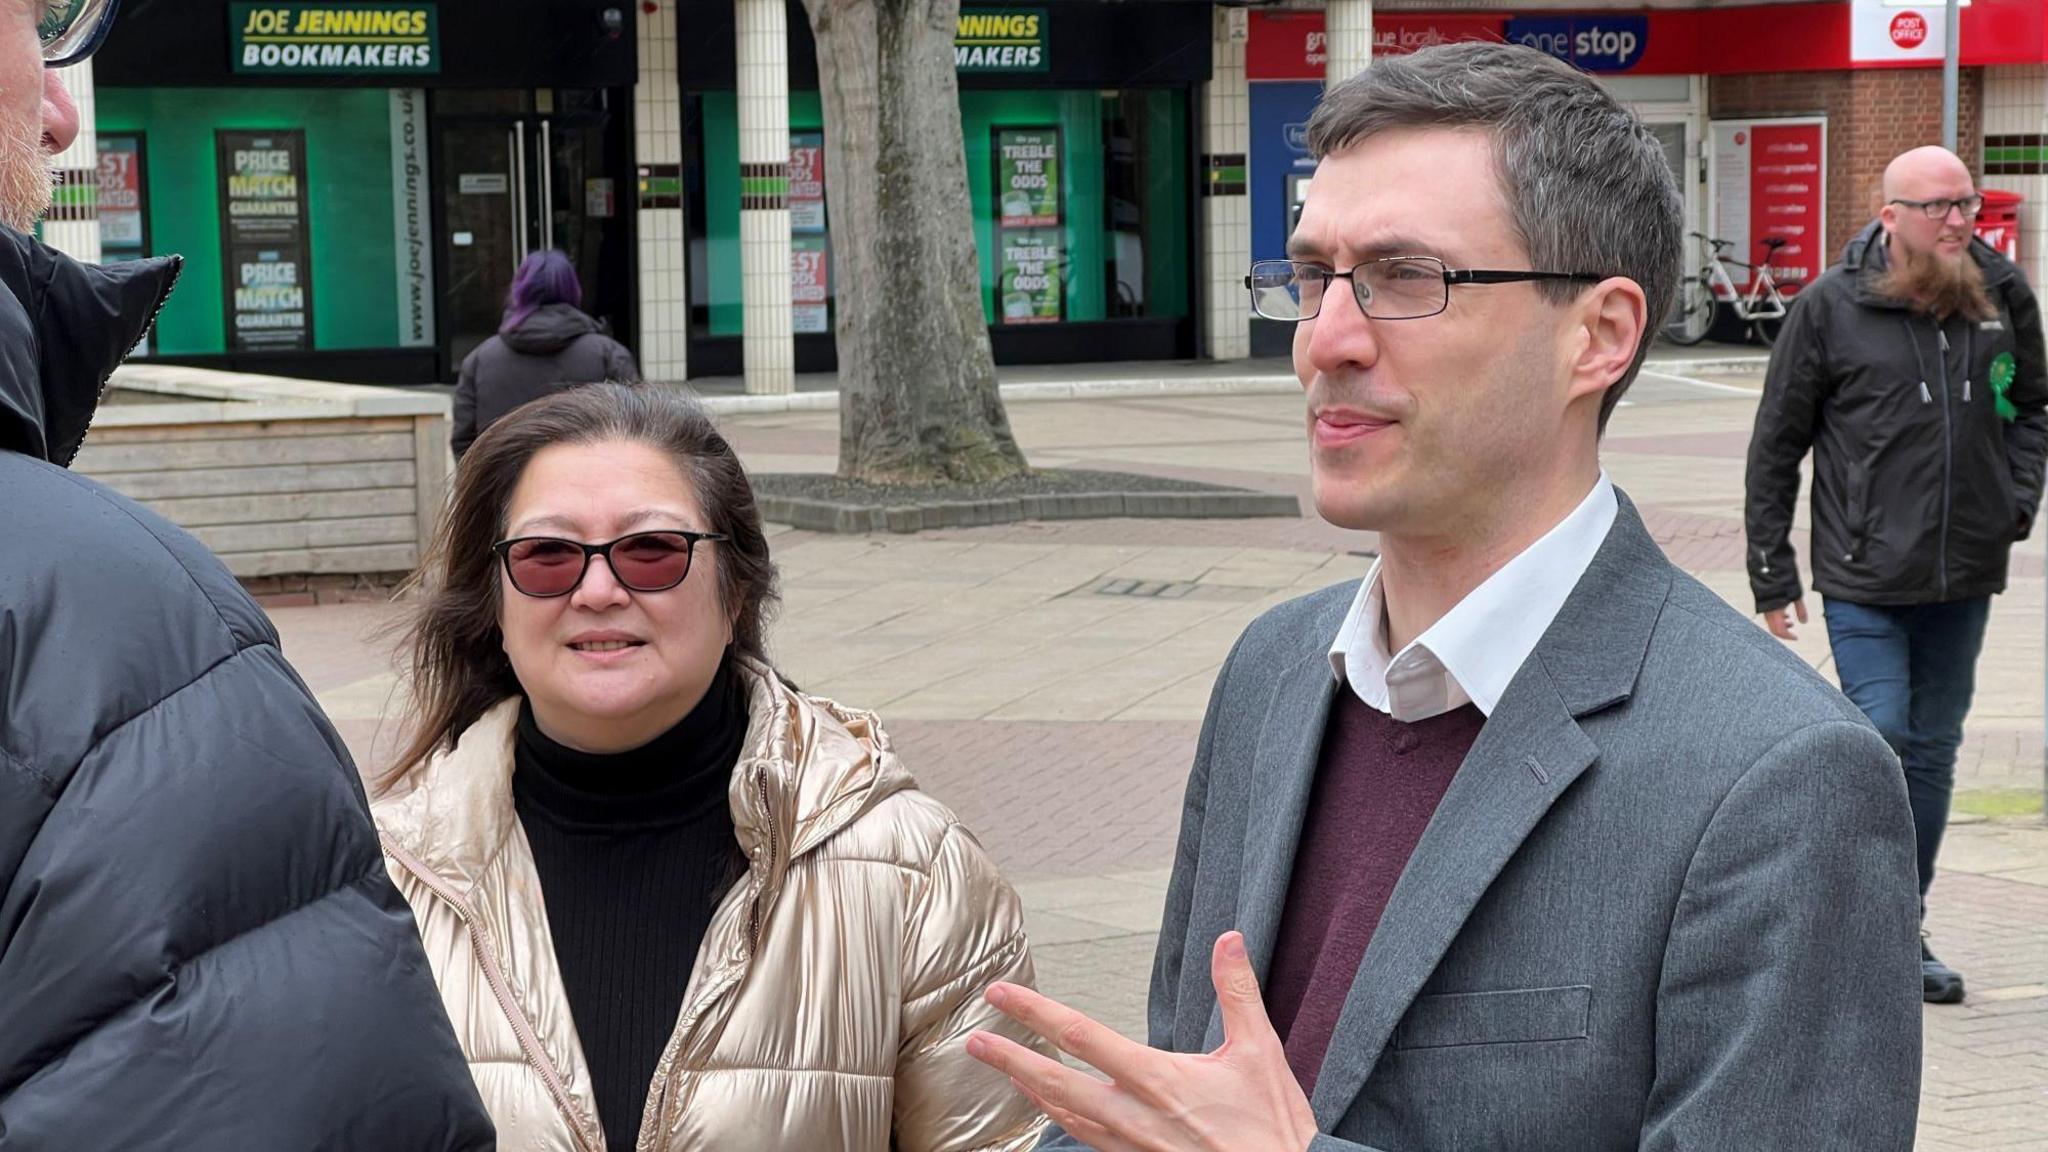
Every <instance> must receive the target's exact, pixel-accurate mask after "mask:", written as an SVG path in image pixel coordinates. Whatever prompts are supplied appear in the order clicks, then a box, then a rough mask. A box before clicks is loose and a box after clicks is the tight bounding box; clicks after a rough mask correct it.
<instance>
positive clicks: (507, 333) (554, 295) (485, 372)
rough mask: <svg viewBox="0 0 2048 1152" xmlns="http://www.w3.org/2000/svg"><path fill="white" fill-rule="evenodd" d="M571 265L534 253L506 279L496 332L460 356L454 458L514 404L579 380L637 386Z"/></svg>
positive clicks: (628, 356) (636, 374)
mask: <svg viewBox="0 0 2048 1152" xmlns="http://www.w3.org/2000/svg"><path fill="white" fill-rule="evenodd" d="M582 305H583V286H582V284H581V283H580V282H579V281H578V280H577V279H576V266H575V265H574V264H571V263H569V258H568V257H567V256H565V255H563V254H562V253H560V252H557V251H554V250H552V249H550V250H548V251H545V252H535V253H534V254H533V255H531V256H528V257H527V258H526V261H525V262H524V263H522V264H520V266H519V272H518V274H517V275H516V276H515V277H513V280H512V299H511V302H510V303H509V304H508V305H507V306H506V308H505V320H504V323H502V324H500V325H499V326H498V334H497V335H496V336H493V337H491V338H490V339H489V340H486V341H484V342H483V343H482V344H479V345H477V347H476V350H475V351H473V352H471V353H470V354H469V355H467V356H465V357H463V359H462V372H461V375H460V376H458V377H457V379H456V384H455V426H454V428H453V429H451V430H450V435H449V446H450V447H451V448H453V449H455V455H456V457H457V458H458V459H459V458H460V457H461V456H462V454H463V453H464V452H467V451H469V446H470V444H471V443H472V442H473V441H475V439H476V438H477V437H478V436H479V435H481V434H482V432H483V430H484V429H486V428H489V427H490V426H491V425H492V424H494V423H496V422H497V420H498V418H499V417H501V416H503V415H504V414H505V413H507V412H510V411H511V410H513V409H514V408H517V407H519V406H520V405H521V404H525V403H527V402H528V401H531V400H538V399H540V398H541V397H543V396H552V395H554V394H555V393H557V392H560V391H561V390H562V389H564V388H573V387H575V386H576V385H578V384H596V383H599V382H601V381H611V382H614V383H619V384H638V383H639V382H640V369H639V367H638V366H637V365H635V364H634V363H633V354H632V353H631V352H628V351H626V349H625V348H624V347H623V346H622V345H620V343H619V342H618V341H616V340H614V339H612V338H611V337H610V336H608V335H606V334H605V331H604V328H603V327H602V326H601V325H599V324H598V322H597V321H596V320H593V319H591V318H590V316H589V315H588V314H587V313H585V312H584V311H583V307H582Z"/></svg>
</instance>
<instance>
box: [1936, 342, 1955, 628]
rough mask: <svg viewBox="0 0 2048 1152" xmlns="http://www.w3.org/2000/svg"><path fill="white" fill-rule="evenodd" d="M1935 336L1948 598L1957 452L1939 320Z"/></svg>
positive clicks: (1943, 580) (1944, 576) (1945, 593)
mask: <svg viewBox="0 0 2048 1152" xmlns="http://www.w3.org/2000/svg"><path fill="white" fill-rule="evenodd" d="M1934 336H1935V339H1936V340H1937V341H1938V342H1939V343H1940V345H1941V355H1940V356H1939V357H1938V359H1940V361H1941V549H1940V553H1939V563H1940V565H1941V569H1940V576H1941V598H1942V599H1943V600H1946V599H1948V510H1949V505H1950V503H1952V502H1953V501H1954V499H1955V493H1954V490H1953V489H1954V486H1955V464H1956V461H1955V455H1956V437H1955V427H1954V422H1953V420H1952V419H1951V417H1950V415H1949V397H1948V332H1947V330H1946V329H1945V328H1943V326H1942V325H1941V323H1940V322H1938V321H1937V322H1936V323H1935V325H1934Z"/></svg>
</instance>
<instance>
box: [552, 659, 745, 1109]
mask: <svg viewBox="0 0 2048 1152" xmlns="http://www.w3.org/2000/svg"><path fill="white" fill-rule="evenodd" d="M746 734H747V711H746V700H745V695H744V692H743V689H742V686H741V685H740V683H739V677H738V676H737V674H736V673H735V672H734V670H733V667H732V658H731V656H730V655H728V656H727V658H726V660H725V662H724V663H723V664H722V665H720V666H719V669H718V674H717V676H716V677H714V678H713V680H712V682H711V687H710V689H709V690H708V691H706V692H705V694H704V699H703V701H702V702H700V703H699V704H698V705H697V707H696V708H694V709H693V710H691V712H690V714H689V715H687V716H685V717H683V719H682V720H681V721H680V722H679V723H677V724H676V726H675V727H673V728H671V729H669V730H668V731H667V732H664V733H663V734H661V735H660V736H657V737H655V738H654V740H653V741H651V742H650V743H648V744H645V745H643V746H641V747H639V748H635V749H633V750H632V751H630V752H620V753H616V754H612V755H596V754H592V753H588V752H578V751H576V750H575V749H573V748H568V747H565V746H563V745H561V744H558V743H556V742H555V741H553V740H550V739H548V738H547V736H545V735H543V734H542V733H541V730H540V727H539V726H538V725H537V724H536V723H535V722H534V718H533V708H532V706H531V705H525V706H522V707H521V709H520V712H519V740H518V743H517V745H516V747H515V750H514V761H515V765H516V767H515V769H514V771H513V774H512V798H513V804H514V806H515V807H516V808H517V809H518V812H519V823H520V824H521V826H522V827H524V828H525V830H526V838H527V841H528V842H529V843H531V844H532V845H533V860H534V864H535V866H536V867H537V868H538V869H539V871H540V886H541V895H542V897H543V899H544V900H545V901H546V904H547V910H548V927H549V930H550V931H551V933H552V934H553V936H554V940H555V959H556V961H557V962H558V963H559V965H560V966H561V969H562V984H563V986H564V988H565V989H566V990H567V992H568V997H569V1011H570V1014H571V1016H572V1017H573V1018H574V1019H575V1021H576V1033H577V1036H578V1037H579V1038H580V1039H581V1040H582V1043H583V1055H584V1058H585V1059H587V1060H588V1061H589V1062H590V1077H591V1086H592V1088H593V1090H594V1091H595V1092H596V1095H597V1111H598V1118H599V1120H600V1122H601V1123H602V1124H603V1126H604V1135H605V1143H606V1145H607V1146H609V1147H612V1148H631V1147H633V1145H634V1142H635V1141H636V1140H638V1139H639V1134H640V1115H641V1110H642V1109H643V1108H644V1107H645V1105H646V1103H647V1089H648V1087H649V1082H650V1081H651V1080H652V1079H653V1076H654V1067H655V1065H656V1064H658V1063H659V1062H660V1060H661V1053H662V1050H663V1049H664V1048H665V1047H667V1045H668V1040H669V1036H670V1034H671V1033H672V1032H674V1030H675V1026H676V1016H677V1014H678V1013H679V1012H681V1010H682V1002H683V992H684V990H685V989H686V988H687V987H688V985H689V983H690V971H691V969H692V968H693V967H694V966H695V965H696V962H697V948H698V945H700V944H701V943H702V942H703V940H704V931H705V928H706V927H707V926H708V925H709V924H710V922H711V913H712V910H713V908H714V907H715V906H716V904H717V900H718V898H719V897H720V896H721V895H723V893H724V890H725V889H726V888H727V887H729V886H730V885H731V883H732V882H733V881H734V880H735V879H737V878H738V877H739V876H740V875H742V874H744V872H745V870H746V859H745V857H744V856H743V855H742V854H741V852H740V849H739V845H738V843H737V842H736V841H735V840H734V838H733V827H732V809H731V807H730V805H729V803H728V801H727V799H726V787H727V784H728V782H729V781H730V780H731V778H732V768H733V764H734V763H735V762H736V761H737V760H738V759H739V752H740V745H741V743H742V741H743V740H744V739H745V738H746Z"/></svg>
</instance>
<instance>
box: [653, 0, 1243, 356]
mask: <svg viewBox="0 0 2048 1152" xmlns="http://www.w3.org/2000/svg"><path fill="white" fill-rule="evenodd" d="M690 11H691V13H692V16H693V20H692V21H691V22H689V23H688V26H687V27H686V28H685V30H684V33H683V35H682V37H681V39H680V41H679V43H678V46H677V47H678V63H679V71H680V73H681V75H682V77H683V81H682V82H683V85H684V88H685V93H684V104H685V107H684V117H683V118H684V127H683V148H684V156H685V161H684V171H683V174H682V176H683V205H684V208H685V212H686V216H687V224H688V243H689V257H688V268H689V301H690V343H689V371H690V374H691V375H692V376H714V375H730V374H736V373H738V372H739V371H740V368H741V364H740V332H741V325H742V304H741V268H740V194H741V180H740V159H739V124H738V108H737V100H736V98H735V91H734V89H735V68H736V63H735V53H734V47H733V45H734V37H733V29H732V24H731V21H732V9H731V8H730V6H724V5H703V6H696V7H692V8H691V9H690ZM1210 29H1211V15H1210V7H1209V5H1208V4H1206V3H1204V4H1182V3H1141V4H1099V3H1047V4H1043V5H1039V6H1033V7H1005V8H999V9H998V8H981V7H976V6H974V5H971V4H969V5H963V6H962V8H961V10H960V17H959V25H958V35H957V37H956V40H955V49H954V62H955V66H956V68H957V69H958V74H959V78H960V119H961V128H962V132H963V135H964V137H965V144H966V159H967V184H968V194H969V197H970V201H971V204H972V213H973V222H972V227H973V229H974V239H975V246H976V248H977V249H978V250H979V252H980V263H981V295H982V310H983V314H984V315H985V316H986V317H987V319H988V323H989V332H990V336H991V340H992V343H993V345H994V350H995V357H996V360H997V362H998V363H1042V362H1057V361H1085V360H1102V359H1119V360H1123V359H1141V358H1172V357H1191V356H1193V355H1194V354H1195V347H1196V332H1195V321H1194V308H1193V306H1192V304H1193V292H1194V288H1195V284H1196V282H1197V281H1196V276H1195V259H1196V258H1195V255H1194V254H1195V253H1198V252H1200V251H1201V245H1200V243H1199V240H1198V237H1197V234H1196V231H1195V230H1196V227H1197V221H1198V214H1197V213H1196V212H1195V204H1194V195H1195V192H1196V187H1197V183H1196V155H1195V150H1194V147H1193V140H1194V139H1196V137H1195V118H1194V112H1195V94H1196V93H1197V92H1198V91H1199V87H1198V86H1199V85H1200V84H1201V83H1202V82H1204V81H1206V80H1207V79H1208V78H1209V64H1210V43H1211V30H1210ZM789 89H790V93H789V119H790V125H789V126H790V161H791V170H790V182H789V206H790V225H791V231H792V237H791V239H792V245H793V250H794V251H793V257H794V258H793V260H792V269H791V278H792V286H791V288H792V300H793V303H794V316H793V322H794V328H795V331H796V340H795V342H796V367H797V370H798V371H800V372H812V371H828V370H830V369H831V368H832V367H833V365H834V349H833V341H832V335H831V333H832V307H833V304H832V298H833V291H834V280H833V244H834V242H835V239H836V238H835V237H834V236H833V235H832V234H831V231H830V221H829V217H828V214H827V212H826V205H827V203H828V201H829V199H830V197H831V192H832V190H831V189H830V188H829V187H827V182H826V178H825V159H824V149H825V148H826V147H827V142H826V138H825V135H824V132H823V117H822V110H821V107H820V103H819V97H818V69H817V54H816V48H815V46H814V44H813V42H812V40H811V35H810V28H809V24H808V22H807V20H806V18H805V17H804V15H803V11H802V9H801V7H799V6H797V5H794V4H792V6H791V8H790V13H789Z"/></svg>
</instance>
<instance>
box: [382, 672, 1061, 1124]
mask: <svg viewBox="0 0 2048 1152" xmlns="http://www.w3.org/2000/svg"><path fill="white" fill-rule="evenodd" d="M741 670H742V679H743V681H744V682H745V684H746V686H747V692H748V697H749V703H748V711H749V718H748V729H747V738H746V742H745V744H744V745H743V747H742V751H741V753H740V758H739V762H738V764H737V765H736V766H735V768H734V770H733V777H732V790H731V794H732V815H733V825H734V830H735V832H736V833H737V835H738V838H739V842H740V845H741V847H742V848H743V849H745V851H746V854H747V857H748V860H749V862H750V863H749V868H748V872H747V876H746V878H745V879H744V880H743V881H741V882H739V883H736V884H735V885H734V886H733V888H732V890H731V891H730V892H729V893H727V895H726V897H725V899H724V900H723V901H722V902H721V903H720V904H719V906H718V909H717V911H716V912H715V913H714V914H713V916H712V919H711V925H710V927H709V929H708V930H707V931H706V933H705V936H704V944H703V947H702V949H701V950H700V951H699V952H698V954H697V963H696V968H695V970H694V971H693V972H692V973H691V975H690V984H689V988H688V990H687V991H686V992H685V993H684V995H683V1007H682V1011H681V1013H680V1015H679V1016H678V1017H677V1020H676V1026H675V1031H674V1033H673V1034H672V1035H671V1036H670V1038H669V1042H668V1047H667V1049H666V1050H665V1051H664V1052H663V1053H662V1056H661V1061H660V1063H659V1064H658V1065H657V1066H656V1068H655V1073H654V1080H653V1083H652V1084H651V1085H650V1087H649V1092H648V1098H647V1104H646V1111H645V1113H644V1116H643V1118H642V1120H641V1128H640V1139H639V1141H638V1143H637V1144H636V1145H635V1147H636V1148H637V1149H638V1150H639V1152H700V1150H701V1152H714V1150H715V1152H745V1150H749V1149H761V1150H764V1152H765V1150H769V1149H774V1150H778V1152H780V1150H788V1152H798V1150H801V1152H892V1149H893V1150H900V1152H965V1150H968V1149H975V1150H981V1149H995V1150H1002V1152H1021V1150H1023V1149H1026V1148H1030V1147H1031V1146H1032V1145H1033V1144H1034V1143H1036V1142H1037V1140H1038V1136H1039V1133H1040V1130H1041V1128H1042V1127H1043V1125H1044V1119H1043V1117H1041V1116H1039V1115H1038V1113H1037V1112H1036V1110H1035V1109H1033V1108H1032V1107H1031V1105H1030V1104H1029V1102H1027V1101H1026V1100H1025V1099H1023V1098H1022V1097H1021V1096H1019V1095H1018V1094H1017V1093H1016V1092H1015V1090H1013V1089H1012V1088H1011V1087H1010V1085H1009V1083H1008V1082H1007V1081H1006V1080H1005V1079H1004V1078H1003V1077H1002V1076H1001V1075H1000V1074H998V1073H996V1072H993V1071H991V1070H990V1069H988V1068H986V1067H984V1066H983V1065H981V1064H979V1063H977V1062H976V1061H975V1060H974V1059H972V1058H971V1057H969V1056H968V1055H967V1050H966V1041H967V1037H968V1035H969V1034H970V1033H971V1032H973V1031H975V1030H976V1029H988V1030H992V1031H996V1032H1000V1033H1002V1034H1004V1035H1007V1036H1010V1037H1012V1038H1016V1039H1019V1040H1020V1041H1021V1040H1024V1039H1025V1036H1024V1034H1023V1033H1022V1032H1021V1030H1020V1029H1019V1028H1018V1027H1017V1026H1016V1025H1014V1024H1012V1023H1010V1022H1009V1021H1008V1020H1006V1019H1005V1018H1004V1017H1002V1016H1001V1015H999V1014H998V1013H996V1012H995V1011H994V1010H992V1009H990V1008H989V1007H988V1006H987V1005H986V1004H985V1003H984V1002H983V1000H982V999H981V993H982V990H983V989H985V988H987V987H988V986H989V984H991V983H992V982H994V981H997V980H1008V981H1011V982H1013V983H1023V984H1030V983H1031V982H1032V978H1033V977H1032V968H1031V952H1030V947H1029V945H1028V944H1027V942H1026V941H1025V937H1024V918H1023V909H1022V907H1021V905H1020V904H1019V903H1018V900H1017V894H1016V892H1015V891H1014V890H1012V889H1011V887H1010V886H1009V884H1008V883H1007V882H1005V881H1004V880H1003V878H1002V877H1001V876H1000V875H998V874H997V872H996V869H995V866H994V865H993V864H991V863H990V862H989V859H988V857H987V856H986V855H985V854H984V853H983V852H982V849H981V846H980V845H979V844H978V843H976V841H975V839H974V837H973V835H972V834H970V833H969V832H968V831H967V830H966V829H965V828H963V827H962V826H961V825H960V823H959V821H958V820H956V819H955V818H954V816H953V814H952V813H951V812H950V811H948V810H947V809H946V808H945V807H944V806H943V805H941V804H939V803H938V802H937V801H936V800H933V799H932V798H931V797H929V796H927V795H925V794H924V793H922V792H920V791H918V790H917V785H916V782H915V781H914V780H912V779H911V777H910V774H909V773H908V772H907V771H905V770H904V768H903V766H902V765H901V764H900V763H899V762H898V761H897V759H896V756H895V754H894V753H893V752H892V751H891V750H890V746H889V739H888V737H887V736H886V735H884V734H883V732H882V730H881V728H880V726H879V725H878V724H877V723H876V720H875V717H874V716H873V715H872V714H870V713H866V712H860V711H855V710H853V709H849V708H842V707H840V706H838V705H836V704H834V703H832V702H831V701H828V700H823V699H819V698H817V697H812V696H805V695H803V694H801V693H799V692H797V691H795V690H794V689H792V688H790V687H788V686H787V685H785V684H784V683H783V682H782V680H781V679H780V678H779V677H777V676H776V675H775V674H774V673H773V672H772V671H769V670H768V669H767V668H765V667H763V666H762V665H759V664H755V663H752V662H743V663H742V665H741ZM518 716H519V701H518V700H517V699H516V698H515V699H510V700H506V701H503V702H502V703H500V704H498V705H497V706H496V707H495V708H493V709H492V710H491V711H490V712H488V713H486V714H485V715H484V716H483V718H482V719H480V720H478V721H477V722H476V723H475V724H474V725H472V726H471V727H470V728H469V729H468V730H467V731H465V732H464V733H463V734H462V736H461V738H460V739H459V741H458V742H457V744H456V746H455V748H453V749H452V750H450V751H447V752H444V753H442V754H439V755H437V756H435V757H434V758H433V759H432V760H431V761H429V762H428V763H427V764H426V765H424V766H423V767H422V768H421V769H419V770H418V772H417V773H416V774H415V777H414V781H413V783H412V786H411V788H410V790H409V791H405V790H401V791H400V792H398V793H396V794H394V795H391V796H388V797H386V798H384V799H382V800H380V801H378V803H377V804H376V805H375V814H376V818H377V826H378V829H379V830H380V832H381V833H382V836H383V840H384V848H385V855H386V859H387V862H388V863H389V865H390V869H391V875H392V877H393V879H394V880H395V881H396V882H397V884H398V888H399V891H401V892H403V893H404V894H405V898H406V900H407V901H409V902H410V903H411V905H412V909H413V915H414V916H415V917H416V918H417V919H418V921H419V928H420V936H421V938H422V939H423V940H424V941H425V942H426V948H427V958H428V960H429V961H430V962H431V963H432V965H433V969H434V977H435V980H436V981H437V982H438V983H439V985H440V988H441V998H442V1000H443V1001H444V1002H445V1003H446V1004H447V1006H448V1015H449V1018H450V1019H451V1020H453V1021H454V1024H455V1033H456V1036H457V1037H458V1038H459V1039H460V1040H461V1042H462V1050H463V1052H464V1054H465V1055H467V1056H468V1057H469V1064H470V1070H471V1071H472V1072H473V1073H474V1074H475V1076H476V1081H477V1086H478V1087H479V1088H480V1089H481V1090H482V1093H483V1099H484V1105H485V1107H486V1108H488V1109H489V1111H490V1114H491V1118H492V1119H493V1120H494V1121H496V1122H497V1126H498V1141H499V1147H500V1148H502V1149H505V1150H506V1152H539V1150H543V1149H545V1150H548V1152H598V1150H600V1149H603V1148H604V1147H605V1143H604V1134H603V1132H602V1131H601V1130H600V1129H599V1125H598V1121H597V1106H596V1099H595V1097H594V1096H593V1095H592V1093H591V1085H590V1074H589V1069H588V1066H587V1065H586V1064H585V1062H584V1058H583V1051H582V1047H581V1045H580V1044H579V1043H578V1041H577V1037H576V1025H575V1022H574V1021H573V1020H571V1019H570V1016H569V1003H568V999H567V995H566V993H565V992H564V991H563V987H562V978H561V973H560V971H559V969H558V968H557V967H556V964H555V948H554V943H553V941H552V939H551V938H550V937H549V935H548V919H547V910H546V908H545V907H544V906H543V903H542V899H541V886H540V877H539V874H538V873H537V872H536V871H535V868H534V862H533V854H532V850H531V848H529V846H528V844H527V840H526V835H525V833H524V831H523V830H522V829H521V828H520V825H519V820H518V817H517V815H516V814H515V812H514V810H513V806H512V788H511V780H512V747H513V740H514V736H515V729H516V726H517V721H518ZM1033 1043H1034V1046H1036V1047H1038V1048H1039V1050H1040V1051H1046V1050H1047V1049H1046V1048H1045V1046H1044V1045H1042V1044H1037V1043H1036V1042H1035V1040H1034V1041H1033ZM892 1141H893V1143H892Z"/></svg>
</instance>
